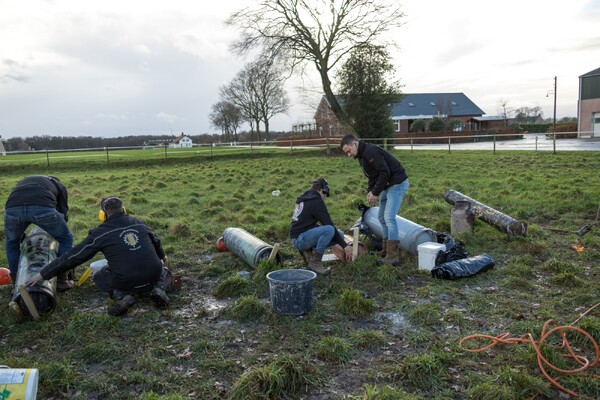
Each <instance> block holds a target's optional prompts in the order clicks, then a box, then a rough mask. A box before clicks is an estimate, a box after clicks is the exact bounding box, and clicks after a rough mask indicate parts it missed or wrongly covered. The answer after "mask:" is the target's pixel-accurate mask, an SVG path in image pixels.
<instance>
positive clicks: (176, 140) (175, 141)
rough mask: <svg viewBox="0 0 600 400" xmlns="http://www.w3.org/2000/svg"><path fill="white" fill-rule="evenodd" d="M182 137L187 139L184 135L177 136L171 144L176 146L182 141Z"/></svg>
mask: <svg viewBox="0 0 600 400" xmlns="http://www.w3.org/2000/svg"><path fill="white" fill-rule="evenodd" d="M184 137H187V135H186V134H185V133H182V134H181V135H179V136H177V137H176V138H175V139H173V143H175V144H177V143H179V142H181V139H183V138H184Z"/></svg>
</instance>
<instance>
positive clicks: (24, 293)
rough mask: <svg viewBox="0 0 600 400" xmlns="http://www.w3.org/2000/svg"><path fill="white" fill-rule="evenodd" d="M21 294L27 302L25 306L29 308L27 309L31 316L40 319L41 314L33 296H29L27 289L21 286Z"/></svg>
mask: <svg viewBox="0 0 600 400" xmlns="http://www.w3.org/2000/svg"><path fill="white" fill-rule="evenodd" d="M19 293H21V298H22V299H23V301H24V302H25V305H26V306H27V309H28V310H29V313H30V314H31V316H32V317H33V319H39V318H40V314H39V313H38V310H37V308H36V307H35V303H34V302H33V299H32V298H31V295H30V294H29V292H28V291H27V289H25V285H19Z"/></svg>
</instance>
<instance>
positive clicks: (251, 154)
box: [250, 140, 254, 157]
mask: <svg viewBox="0 0 600 400" xmlns="http://www.w3.org/2000/svg"><path fill="white" fill-rule="evenodd" d="M250 157H254V148H253V147H252V140H250Z"/></svg>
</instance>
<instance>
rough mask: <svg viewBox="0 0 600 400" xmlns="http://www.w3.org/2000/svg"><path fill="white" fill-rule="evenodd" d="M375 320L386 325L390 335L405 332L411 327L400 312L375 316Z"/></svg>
mask: <svg viewBox="0 0 600 400" xmlns="http://www.w3.org/2000/svg"><path fill="white" fill-rule="evenodd" d="M375 319H376V320H377V321H379V322H381V323H383V324H385V325H386V327H387V330H388V331H389V332H390V334H392V335H396V334H398V333H401V332H404V331H406V330H407V329H408V328H410V327H411V325H410V322H408V320H407V319H406V317H405V316H404V314H402V313H400V312H384V313H377V314H375Z"/></svg>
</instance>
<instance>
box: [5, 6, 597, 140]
mask: <svg viewBox="0 0 600 400" xmlns="http://www.w3.org/2000/svg"><path fill="white" fill-rule="evenodd" d="M400 1H401V4H402V5H403V10H404V12H405V14H406V16H405V18H404V20H403V21H404V25H403V26H402V27H401V28H399V29H398V30H397V31H396V32H395V34H394V37H395V38H396V42H397V44H398V46H399V50H398V51H395V52H394V61H395V63H396V65H397V77H398V78H399V79H400V81H401V83H402V84H403V85H404V88H403V91H404V92H405V93H434V92H463V93H465V94H466V95H467V96H468V97H469V98H470V99H471V100H472V101H473V102H474V103H475V104H477V105H478V106H479V107H480V108H481V109H483V110H484V112H485V113H486V115H497V114H498V103H499V101H500V100H501V99H503V100H506V101H507V102H508V104H509V106H511V107H513V108H518V107H535V106H539V107H541V108H542V110H543V112H544V116H545V117H546V118H548V117H552V115H553V104H554V97H553V94H552V90H553V89H554V77H555V76H557V78H558V79H557V88H558V90H557V107H556V108H557V110H556V111H557V119H560V118H562V117H564V116H568V117H575V116H576V114H577V93H578V88H579V79H578V77H579V76H580V75H582V74H585V73H587V72H589V71H592V70H594V69H596V68H600V28H599V26H600V1H598V0H570V1H564V0H519V1H517V0H505V1H503V2H487V1H481V0H454V1H451V2H450V1H441V0H400ZM250 3H251V0H222V1H220V2H203V1H197V0H168V1H164V0H163V1H158V0H143V1H142V0H119V1H115V0H103V1H93V2H92V1H81V0H47V1H44V0H0V58H1V63H0V135H1V136H2V137H3V138H5V139H6V138H10V137H15V136H21V137H25V136H34V135H54V136H79V135H90V136H105V137H108V136H126V135H135V134H153V135H156V134H170V133H173V134H178V133H180V132H185V133H187V134H190V135H197V134H203V133H218V132H217V131H216V130H215V128H213V127H211V125H210V121H209V118H208V115H209V113H210V110H211V106H212V105H213V104H214V103H216V102H217V101H219V97H218V90H219V87H220V86H221V85H223V84H226V83H227V82H229V81H230V80H231V79H232V78H233V77H234V76H235V74H236V73H237V72H238V71H240V70H241V69H242V67H243V65H244V64H245V63H246V62H248V61H250V60H249V59H246V60H244V59H241V58H239V57H236V56H234V55H232V54H231V53H230V52H229V50H228V46H229V44H230V43H231V42H232V41H233V40H234V39H235V38H236V34H237V32H236V31H235V30H233V29H231V28H228V27H226V26H225V24H224V20H225V19H226V18H227V16H229V15H230V14H231V12H233V11H235V10H238V9H240V8H241V7H243V6H244V5H246V4H250ZM288 93H289V96H290V98H291V100H292V103H293V107H292V109H291V111H290V113H289V115H282V116H279V117H277V118H275V119H274V120H273V121H272V123H271V129H273V130H290V129H291V126H292V125H293V124H295V123H299V122H310V121H311V120H312V115H313V113H314V109H315V108H316V106H317V103H318V101H319V98H320V96H321V89H320V86H319V84H318V82H317V81H316V80H315V79H314V78H313V77H310V76H309V77H305V78H304V79H300V78H299V77H295V78H294V79H293V80H292V81H290V82H289V84H288ZM307 93H309V94H310V95H309V96H308V97H307V96H306V94H307ZM547 95H548V97H546V96H547ZM246 128H247V127H244V129H246Z"/></svg>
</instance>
